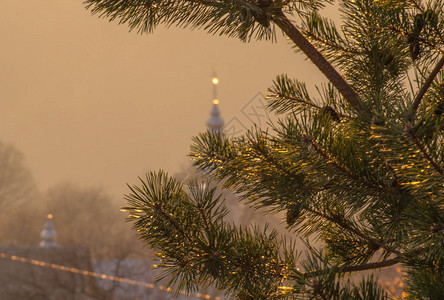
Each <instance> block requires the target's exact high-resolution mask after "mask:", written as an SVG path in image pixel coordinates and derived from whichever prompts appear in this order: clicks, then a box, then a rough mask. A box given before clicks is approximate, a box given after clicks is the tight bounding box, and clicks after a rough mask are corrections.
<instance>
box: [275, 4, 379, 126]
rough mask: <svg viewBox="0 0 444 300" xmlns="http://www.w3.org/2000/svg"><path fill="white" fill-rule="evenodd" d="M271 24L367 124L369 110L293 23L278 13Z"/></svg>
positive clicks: (369, 115)
mask: <svg viewBox="0 0 444 300" xmlns="http://www.w3.org/2000/svg"><path fill="white" fill-rule="evenodd" d="M273 22H274V23H275V24H276V25H277V26H278V27H279V28H280V29H282V31H283V32H285V34H286V35H287V36H288V37H289V38H290V39H291V40H292V41H293V42H294V43H295V44H296V45H297V46H298V47H299V49H301V50H302V52H304V53H305V55H307V56H308V58H309V59H310V60H311V61H312V62H313V63H314V64H315V65H316V67H318V69H319V70H320V71H321V72H322V73H323V74H324V75H325V76H326V77H327V79H328V80H329V81H330V82H331V83H332V84H333V86H335V87H336V89H338V91H339V92H340V93H341V94H342V96H343V97H344V98H345V100H346V101H347V102H348V103H349V104H350V105H351V106H352V107H353V108H354V109H355V111H356V112H358V113H359V114H360V115H361V116H362V117H363V118H364V119H366V120H367V121H368V122H370V121H371V119H372V112H371V111H370V108H369V107H368V106H367V105H365V104H364V103H363V102H362V101H361V100H360V99H359V96H358V94H357V93H356V91H355V90H354V89H353V88H352V87H351V86H350V85H349V84H348V83H347V81H345V79H344V78H343V77H342V76H341V75H340V74H339V73H338V71H336V69H335V68H334V67H333V66H332V65H331V64H330V63H329V62H328V61H327V60H326V59H325V57H324V56H323V55H322V54H321V53H320V52H319V51H318V50H317V49H316V48H315V47H314V46H313V45H312V44H311V43H310V42H309V41H308V40H307V38H305V36H304V35H303V34H302V33H301V32H300V31H299V29H297V28H296V26H294V25H293V23H292V22H291V21H290V20H289V19H288V18H287V17H286V16H285V15H284V13H283V12H282V11H280V12H279V13H278V14H277V15H276V16H275V17H274V18H273Z"/></svg>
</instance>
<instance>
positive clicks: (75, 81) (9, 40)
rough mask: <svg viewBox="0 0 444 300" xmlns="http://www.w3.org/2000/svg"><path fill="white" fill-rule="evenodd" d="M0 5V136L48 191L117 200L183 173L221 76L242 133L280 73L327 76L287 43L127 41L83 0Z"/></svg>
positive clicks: (227, 108)
mask: <svg viewBox="0 0 444 300" xmlns="http://www.w3.org/2000/svg"><path fill="white" fill-rule="evenodd" d="M0 4H1V10H0V100H1V108H0V139H1V140H3V141H4V142H7V143H10V144H13V145H15V146H16V147H17V148H18V149H20V150H21V151H22V152H23V153H24V155H25V157H26V165H27V166H28V167H29V168H30V170H31V171H32V173H33V174H34V176H35V179H36V181H37V183H38V185H39V187H40V188H41V190H42V191H43V190H45V189H47V188H48V187H51V186H52V185H54V184H57V183H59V182H65V181H70V182H74V183H77V184H80V185H93V186H104V187H105V188H106V189H107V190H108V191H109V193H110V194H111V195H113V196H114V197H116V198H117V197H120V196H121V194H122V193H124V192H126V188H125V183H126V182H129V183H135V182H136V180H137V177H138V176H143V174H144V173H145V172H146V171H149V170H156V169H159V168H163V169H165V170H167V171H168V172H170V173H175V172H177V171H179V170H180V167H181V166H184V165H186V163H187V161H188V158H187V156H186V154H187V153H188V151H189V145H190V139H191V137H192V136H193V135H196V134H197V133H198V132H200V131H203V130H205V123H206V121H207V119H208V117H209V111H210V109H211V100H212V87H211V82H210V78H211V74H212V70H213V69H215V70H216V71H217V73H218V75H219V78H220V85H219V98H220V101H221V104H220V109H221V111H222V116H223V118H224V120H225V121H226V122H228V121H229V120H230V119H231V118H233V117H237V118H238V119H239V120H241V121H242V122H243V123H244V124H248V120H246V119H245V118H244V115H242V114H241V110H242V108H243V107H244V106H245V105H246V104H247V103H248V101H249V100H250V99H251V98H253V97H254V96H255V95H256V94H257V93H258V92H262V93H266V88H267V87H268V86H270V85H271V82H272V80H273V79H274V78H275V76H276V75H278V74H282V73H287V74H289V75H291V76H293V77H296V78H298V79H302V80H305V81H306V82H307V83H310V82H313V81H319V79H320V78H321V77H322V76H321V75H320V73H319V72H318V71H317V70H316V69H315V67H313V66H312V65H311V64H310V63H309V62H307V61H305V60H304V57H303V56H302V55H301V54H294V53H293V50H292V49H291V47H290V46H289V45H288V43H287V42H286V41H285V40H284V39H280V40H279V42H278V43H277V44H276V43H275V44H272V43H270V42H251V43H250V44H244V43H241V42H240V41H238V40H236V39H228V38H225V37H219V36H210V35H208V34H206V33H205V32H204V31H197V30H195V31H190V30H187V29H177V28H170V29H163V28H159V29H157V30H156V31H155V33H154V34H150V35H140V34H137V33H136V32H131V33H128V28H127V27H126V26H125V25H118V24H117V22H112V23H109V22H108V21H107V20H104V19H99V18H98V17H97V16H92V15H91V14H90V12H89V11H87V10H85V9H84V7H83V4H82V0H26V1H10V0H0ZM242 118H244V119H242Z"/></svg>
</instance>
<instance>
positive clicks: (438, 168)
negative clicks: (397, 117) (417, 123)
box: [405, 123, 444, 175]
mask: <svg viewBox="0 0 444 300" xmlns="http://www.w3.org/2000/svg"><path fill="white" fill-rule="evenodd" d="M405 130H406V133H407V136H409V137H410V138H411V139H412V140H413V142H414V143H415V145H416V147H418V149H419V151H421V153H422V155H423V156H424V157H425V159H426V160H427V161H428V162H429V163H430V164H431V165H432V166H433V168H435V170H436V171H437V172H438V173H439V174H441V175H444V170H443V168H442V167H441V166H440V165H439V164H438V162H436V161H435V160H434V159H433V157H432V156H431V155H430V153H429V152H428V151H427V148H426V147H425V146H424V145H423V144H422V143H421V141H420V140H419V138H418V137H417V136H416V134H415V132H414V131H413V128H412V124H410V123H407V124H406V126H405Z"/></svg>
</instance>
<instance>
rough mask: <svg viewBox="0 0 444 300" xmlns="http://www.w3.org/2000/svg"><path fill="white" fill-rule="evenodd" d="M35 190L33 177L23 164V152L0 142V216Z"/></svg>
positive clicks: (30, 195) (27, 198)
mask: <svg viewBox="0 0 444 300" xmlns="http://www.w3.org/2000/svg"><path fill="white" fill-rule="evenodd" d="M35 191H36V187H35V183H34V179H33V178H32V175H31V172H30V171H29V170H28V169H27V168H26V167H25V165H24V156H23V154H22V153H21V152H20V151H19V150H17V149H16V148H14V147H13V146H10V145H7V144H5V143H3V142H0V217H1V216H2V215H3V214H5V213H6V212H7V211H8V209H9V208H10V207H11V206H16V205H19V204H22V203H23V202H24V201H25V200H29V199H30V197H32V195H33V194H34V193H35Z"/></svg>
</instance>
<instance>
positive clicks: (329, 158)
mask: <svg viewBox="0 0 444 300" xmlns="http://www.w3.org/2000/svg"><path fill="white" fill-rule="evenodd" d="M303 139H304V141H305V142H306V143H309V144H310V145H311V146H312V147H313V149H314V150H315V151H316V152H317V153H318V154H319V155H320V156H322V157H323V158H324V159H325V160H326V161H327V163H330V164H332V165H333V166H334V167H335V168H336V169H337V170H339V172H341V173H342V174H344V175H345V176H347V177H348V178H350V179H352V180H353V181H355V182H357V183H359V184H362V183H363V184H365V185H366V186H367V187H368V188H371V189H372V190H374V191H376V192H378V193H386V192H387V189H386V188H382V187H379V186H377V185H374V184H372V183H370V182H368V181H366V180H363V179H362V178H361V177H359V176H357V175H355V174H353V173H352V172H350V170H348V169H347V168H345V167H344V166H342V165H341V164H340V163H339V162H338V161H337V160H336V159H335V158H334V157H332V156H331V155H330V154H328V153H327V152H325V151H324V150H323V149H321V147H320V146H319V145H318V144H317V143H316V142H315V141H313V139H312V138H311V137H310V136H309V135H307V134H304V135H303Z"/></svg>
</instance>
